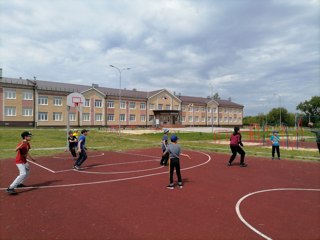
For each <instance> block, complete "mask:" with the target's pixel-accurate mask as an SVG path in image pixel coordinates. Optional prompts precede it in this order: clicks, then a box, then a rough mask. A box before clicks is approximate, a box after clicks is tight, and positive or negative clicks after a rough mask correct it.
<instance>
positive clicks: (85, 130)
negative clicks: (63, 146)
mask: <svg viewBox="0 0 320 240" xmlns="http://www.w3.org/2000/svg"><path fill="white" fill-rule="evenodd" d="M85 132H89V130H87V129H83V130H82V131H81V134H83V133H85Z"/></svg>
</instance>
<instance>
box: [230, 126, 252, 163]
mask: <svg viewBox="0 0 320 240" xmlns="http://www.w3.org/2000/svg"><path fill="white" fill-rule="evenodd" d="M239 131H240V128H239V127H234V132H233V134H232V135H231V137H230V149H231V152H232V155H231V157H230V160H229V162H228V166H231V165H232V162H233V160H234V159H235V158H236V156H237V153H239V154H240V156H241V157H240V167H247V166H248V165H247V164H245V163H244V156H245V155H246V153H245V151H244V150H243V149H242V147H243V143H242V140H241V134H240V133H239ZM240 146H241V147H240Z"/></svg>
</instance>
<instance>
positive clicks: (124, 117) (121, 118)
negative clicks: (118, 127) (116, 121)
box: [120, 114, 126, 122]
mask: <svg viewBox="0 0 320 240" xmlns="http://www.w3.org/2000/svg"><path fill="white" fill-rule="evenodd" d="M125 121H126V115H125V114H120V122H125Z"/></svg>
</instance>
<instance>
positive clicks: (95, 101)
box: [94, 100, 102, 108]
mask: <svg viewBox="0 0 320 240" xmlns="http://www.w3.org/2000/svg"><path fill="white" fill-rule="evenodd" d="M94 106H95V107H96V108H102V101H101V100H94Z"/></svg>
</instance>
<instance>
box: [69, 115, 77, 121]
mask: <svg viewBox="0 0 320 240" xmlns="http://www.w3.org/2000/svg"><path fill="white" fill-rule="evenodd" d="M69 121H71V122H75V121H76V114H75V113H69Z"/></svg>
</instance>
